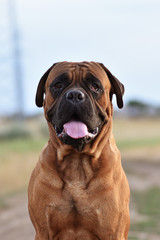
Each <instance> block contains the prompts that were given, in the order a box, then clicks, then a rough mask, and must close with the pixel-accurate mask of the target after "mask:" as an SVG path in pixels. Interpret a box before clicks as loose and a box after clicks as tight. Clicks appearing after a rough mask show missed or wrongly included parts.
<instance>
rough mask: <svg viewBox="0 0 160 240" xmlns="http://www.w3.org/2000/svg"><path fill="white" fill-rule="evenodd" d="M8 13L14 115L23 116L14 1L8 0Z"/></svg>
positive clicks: (19, 51) (19, 56)
mask: <svg viewBox="0 0 160 240" xmlns="http://www.w3.org/2000/svg"><path fill="white" fill-rule="evenodd" d="M8 14H9V25H10V36H11V44H12V57H13V70H14V83H15V88H16V106H17V112H16V115H17V116H18V118H22V117H23V106H24V105H23V104H24V102H23V100H24V99H23V82H22V65H21V49H20V35H19V30H18V24H17V16H16V8H15V1H14V0H8Z"/></svg>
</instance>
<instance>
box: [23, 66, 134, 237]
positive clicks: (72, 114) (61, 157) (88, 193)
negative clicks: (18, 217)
mask: <svg viewBox="0 0 160 240" xmlns="http://www.w3.org/2000/svg"><path fill="white" fill-rule="evenodd" d="M123 93H124V86H123V85H122V83H121V82H120V81H119V80H118V79H117V78H116V77H114V76H113V75H112V73H111V72H110V71H109V70H108V69H107V68H106V67H105V66H104V65H103V64H101V63H97V62H60V63H56V64H54V65H53V66H52V67H50V68H49V69H48V70H47V71H46V72H45V74H44V75H43V76H42V78H41V79H40V82H39V85H38V88H37V94H36V105H37V106H38V107H42V106H43V108H44V115H45V118H46V120H47V124H48V128H49V141H48V144H47V145H46V146H45V148H44V149H43V151H42V153H41V155H40V158H39V161H38V163H37V165H36V167H35V169H34V170H33V173H32V176H31V179H30V183H29V189H28V202H29V214H30V218H31V220H32V223H33V225H34V228H35V230H36V236H35V239H36V240H127V238H128V231H129V224H130V220H129V195H130V192H129V186H128V181H127V178H126V175H125V173H124V171H123V168H122V165H121V156H120V152H119V150H118V148H117V146H116V143H115V140H114V137H113V134H112V115H113V106H112V96H113V94H115V95H116V99H117V105H118V107H119V108H122V107H123Z"/></svg>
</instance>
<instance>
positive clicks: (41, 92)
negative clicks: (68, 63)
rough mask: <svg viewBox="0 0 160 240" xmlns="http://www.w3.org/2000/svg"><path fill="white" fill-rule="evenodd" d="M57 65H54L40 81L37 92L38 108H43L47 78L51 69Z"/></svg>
mask: <svg viewBox="0 0 160 240" xmlns="http://www.w3.org/2000/svg"><path fill="white" fill-rule="evenodd" d="M55 65H56V63H55V64H53V65H52V66H51V67H50V68H49V69H48V70H47V71H46V72H45V73H44V74H43V76H42V77H41V79H40V81H39V84H38V87H37V92H36V105H37V107H42V106H43V95H44V92H45V83H46V80H47V77H48V75H49V73H50V71H51V69H52V68H53V67H54V66H55Z"/></svg>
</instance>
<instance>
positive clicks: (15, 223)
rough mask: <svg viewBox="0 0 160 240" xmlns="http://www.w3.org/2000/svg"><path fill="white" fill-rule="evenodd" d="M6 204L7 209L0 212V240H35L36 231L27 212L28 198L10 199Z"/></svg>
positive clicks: (19, 196) (22, 196)
mask: <svg viewBox="0 0 160 240" xmlns="http://www.w3.org/2000/svg"><path fill="white" fill-rule="evenodd" d="M6 204H7V208H5V209H3V210H1V211H0V239H1V240H30V239H31V240H32V239H34V229H33V227H32V224H31V222H30V219H29V216H28V210H27V196H26V195H24V194H23V195H16V196H14V197H12V198H10V199H9V200H8V201H7V203H6Z"/></svg>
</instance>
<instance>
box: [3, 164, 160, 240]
mask: <svg viewBox="0 0 160 240" xmlns="http://www.w3.org/2000/svg"><path fill="white" fill-rule="evenodd" d="M123 166H124V168H125V170H126V171H127V177H128V180H129V184H130V188H131V191H132V190H139V191H141V190H146V189H147V188H149V187H152V186H159V187H160V181H159V171H160V163H152V162H130V161H128V162H124V163H123ZM130 212H131V221H132V220H134V221H135V220H136V219H137V217H138V218H139V217H140V216H138V215H137V214H138V213H137V212H136V211H135V209H134V206H132V205H131V211H130ZM129 236H136V237H137V239H139V240H149V239H152V240H159V239H160V236H157V235H151V234H150V233H144V232H139V233H137V232H136V233H135V232H134V233H133V232H130V234H129ZM0 239H2V240H33V239H34V229H33V227H32V224H31V222H30V219H29V216H28V210H27V195H16V196H14V197H12V198H10V199H9V200H7V207H6V208H5V209H3V210H1V211H0ZM130 239H132V238H130Z"/></svg>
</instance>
